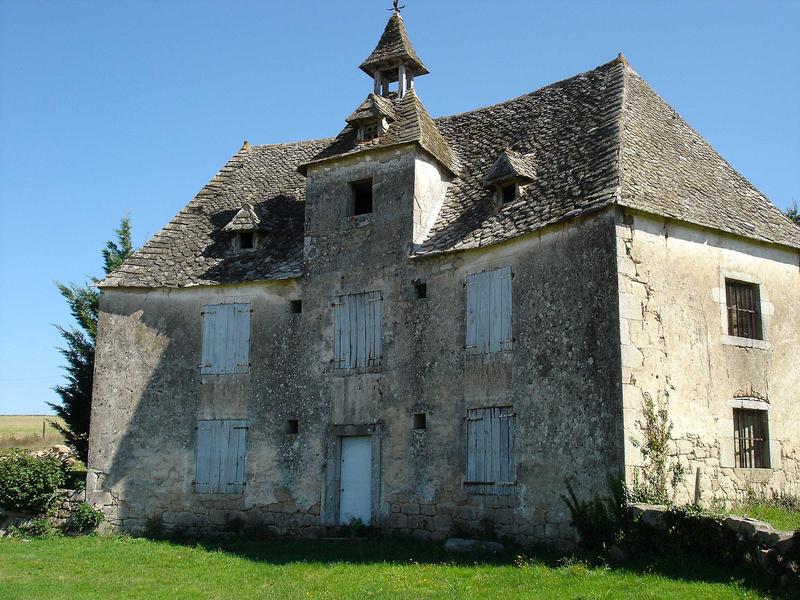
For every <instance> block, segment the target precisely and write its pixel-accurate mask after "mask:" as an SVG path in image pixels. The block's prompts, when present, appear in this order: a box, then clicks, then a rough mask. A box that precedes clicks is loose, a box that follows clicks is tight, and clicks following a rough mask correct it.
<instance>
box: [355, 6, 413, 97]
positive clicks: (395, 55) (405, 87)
mask: <svg viewBox="0 0 800 600" xmlns="http://www.w3.org/2000/svg"><path fill="white" fill-rule="evenodd" d="M359 68H360V69H361V70H362V71H364V72H365V73H366V74H367V75H369V76H370V77H372V78H373V79H374V81H375V89H374V93H375V94H376V95H377V96H383V97H390V96H393V95H394V94H396V96H397V97H398V98H402V97H403V96H405V95H406V94H407V93H408V91H409V90H411V89H412V88H413V87H414V78H415V77H419V76H420V75H427V74H428V69H426V68H425V65H424V64H422V61H421V60H420V58H419V56H417V53H416V51H415V50H414V46H412V45H411V40H410V39H409V37H408V31H406V25H405V23H404V22H403V17H402V16H400V7H399V6H398V2H397V0H395V2H394V13H392V16H391V18H390V19H389V22H388V23H387V24H386V28H385V29H384V31H383V35H382V36H381V39H380V40H379V41H378V45H377V46H375V50H373V51H372V54H370V55H369V56H368V57H367V59H366V60H365V61H364V62H362V63H361V65H360V67H359ZM395 82H396V83H397V88H396V89H393V88H392V84H393V83H395Z"/></svg>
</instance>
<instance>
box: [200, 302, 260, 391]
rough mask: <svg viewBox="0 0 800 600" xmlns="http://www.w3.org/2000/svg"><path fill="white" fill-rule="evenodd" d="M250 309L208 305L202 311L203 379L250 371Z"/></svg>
mask: <svg viewBox="0 0 800 600" xmlns="http://www.w3.org/2000/svg"><path fill="white" fill-rule="evenodd" d="M250 313H251V309H250V305H249V304H209V305H207V306H205V307H204V308H203V350H202V357H201V360H200V372H201V373H202V374H203V375H222V374H228V373H247V372H249V370H250Z"/></svg>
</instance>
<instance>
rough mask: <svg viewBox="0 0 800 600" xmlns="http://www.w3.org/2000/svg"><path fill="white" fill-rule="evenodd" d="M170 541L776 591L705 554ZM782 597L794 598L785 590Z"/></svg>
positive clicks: (289, 555) (288, 559) (327, 560)
mask: <svg viewBox="0 0 800 600" xmlns="http://www.w3.org/2000/svg"><path fill="white" fill-rule="evenodd" d="M162 541H166V542H167V543H170V544H175V545H181V546H190V547H199V548H202V549H204V550H207V551H213V552H224V553H227V554H230V555H233V556H236V557H239V558H243V559H246V560H250V561H254V562H261V563H269V564H273V565H284V564H290V563H305V564H309V563H319V564H332V563H348V564H363V565H369V564H379V563H390V564H397V565H402V564H426V565H443V566H465V567H473V566H498V567H502V566H505V567H520V566H522V565H534V564H535V565H541V566H545V567H548V568H551V569H574V568H575V566H576V565H583V566H585V567H586V568H598V569H609V570H611V571H612V572H613V571H618V572H627V573H632V574H634V575H659V576H662V577H666V578H668V579H672V580H674V581H682V582H697V583H701V582H702V583H718V584H730V583H732V582H736V583H737V584H739V585H741V586H742V587H746V588H749V589H751V590H753V591H754V592H757V593H759V594H762V595H775V594H777V590H776V589H775V588H774V586H773V585H772V582H770V581H769V580H768V579H767V578H766V577H764V576H763V575H761V574H760V573H758V572H756V571H755V570H754V569H753V568H751V567H750V566H748V565H746V564H741V563H740V564H736V565H730V566H723V565H716V564H713V563H712V562H710V561H708V560H704V559H703V557H689V556H686V557H672V558H669V559H664V558H661V559H657V560H644V559H636V558H632V559H629V560H628V561H626V562H624V563H622V564H613V563H609V562H608V561H607V560H606V559H605V558H603V557H601V556H597V555H591V554H582V553H573V554H563V553H558V552H555V551H554V550H553V549H551V548H549V547H546V546H544V547H537V548H533V549H532V548H526V549H524V550H523V549H520V548H509V549H508V550H507V551H505V552H503V553H498V554H489V553H476V554H453V553H449V552H445V551H444V548H443V547H442V545H441V544H434V543H423V542H418V541H415V540H411V539H407V538H400V537H381V538H369V539H359V538H355V539H345V540H317V541H313V540H292V539H248V538H245V537H230V538H203V539H188V538H186V539H180V538H178V539H170V540H162ZM780 597H788V598H798V597H800V595H794V594H791V593H790V594H789V595H786V594H785V593H784V594H783V595H780Z"/></svg>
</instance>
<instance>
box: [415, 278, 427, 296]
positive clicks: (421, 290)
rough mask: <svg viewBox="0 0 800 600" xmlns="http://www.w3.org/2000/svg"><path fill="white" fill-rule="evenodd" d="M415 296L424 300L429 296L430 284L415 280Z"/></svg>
mask: <svg viewBox="0 0 800 600" xmlns="http://www.w3.org/2000/svg"><path fill="white" fill-rule="evenodd" d="M414 297H415V298H416V299H417V300H422V299H423V298H427V297H428V284H427V283H425V282H424V281H415V282H414Z"/></svg>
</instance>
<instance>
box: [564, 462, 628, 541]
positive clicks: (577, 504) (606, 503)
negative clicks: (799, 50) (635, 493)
mask: <svg viewBox="0 0 800 600" xmlns="http://www.w3.org/2000/svg"><path fill="white" fill-rule="evenodd" d="M566 485H567V494H568V495H567V496H564V495H563V494H562V496H561V499H562V500H563V501H564V503H565V504H566V505H567V508H568V509H569V513H570V519H571V520H570V525H572V526H573V527H574V528H575V529H576V530H577V531H578V536H579V537H580V543H581V546H583V547H584V548H585V549H587V550H601V549H603V548H608V547H609V546H610V545H611V544H612V543H614V542H615V541H616V539H617V537H618V536H619V533H620V531H622V530H624V529H625V528H626V527H627V524H628V521H629V510H628V489H627V487H626V486H625V482H624V481H622V479H620V478H615V477H612V476H610V475H609V476H608V486H609V489H610V490H611V496H610V497H601V496H600V495H599V494H595V495H594V496H593V497H592V498H591V499H590V500H579V499H578V497H577V496H576V494H575V490H573V488H572V484H571V483H570V481H569V480H567V481H566Z"/></svg>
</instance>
